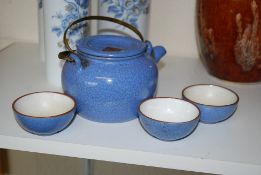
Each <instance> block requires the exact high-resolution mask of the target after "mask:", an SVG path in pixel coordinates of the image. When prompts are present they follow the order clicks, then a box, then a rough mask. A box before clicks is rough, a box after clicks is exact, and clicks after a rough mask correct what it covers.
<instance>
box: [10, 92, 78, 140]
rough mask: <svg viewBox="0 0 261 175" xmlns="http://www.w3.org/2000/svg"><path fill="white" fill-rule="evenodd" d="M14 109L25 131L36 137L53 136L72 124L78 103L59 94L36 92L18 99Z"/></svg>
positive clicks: (13, 105) (17, 119)
mask: <svg viewBox="0 0 261 175" xmlns="http://www.w3.org/2000/svg"><path fill="white" fill-rule="evenodd" d="M12 108H13V111H14V115H15V118H16V121H17V122H18V124H19V125H20V126H21V127H22V128H23V129H24V130H26V131H28V132H30V133H32V134H36V135H52V134H55V133H57V132H59V131H61V130H63V129H65V128H66V127H67V126H68V125H69V124H70V123H71V122H72V120H73V118H74V116H75V110H76V102H75V100H74V99H73V98H72V97H70V96H68V95H65V94H63V93H59V92H34V93H30V94H26V95H23V96H21V97H18V98H17V99H16V100H15V101H14V102H13V104H12Z"/></svg>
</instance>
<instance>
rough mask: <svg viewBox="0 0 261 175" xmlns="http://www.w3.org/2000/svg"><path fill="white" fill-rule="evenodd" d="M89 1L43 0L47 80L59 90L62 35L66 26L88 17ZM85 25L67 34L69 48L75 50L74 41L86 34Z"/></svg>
mask: <svg viewBox="0 0 261 175" xmlns="http://www.w3.org/2000/svg"><path fill="white" fill-rule="evenodd" d="M88 7H89V0H43V10H44V39H45V58H46V73H47V80H48V82H49V83H50V84H51V85H54V86H56V87H58V88H61V71H62V66H63V63H64V62H63V61H62V60H59V59H58V53H59V52H61V51H63V50H64V45H63V34H64V31H65V30H66V28H67V27H68V25H69V24H70V23H71V22H73V21H75V20H76V19H79V18H82V17H84V16H87V15H88V12H89V8H88ZM86 29H87V24H86V23H83V24H80V25H78V26H76V27H75V28H74V29H73V30H71V31H69V32H68V38H69V43H70V46H71V47H72V48H73V49H75V44H76V41H77V40H78V39H80V38H82V37H83V35H85V34H86Z"/></svg>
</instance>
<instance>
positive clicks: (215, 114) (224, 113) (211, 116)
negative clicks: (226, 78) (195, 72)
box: [182, 84, 239, 124]
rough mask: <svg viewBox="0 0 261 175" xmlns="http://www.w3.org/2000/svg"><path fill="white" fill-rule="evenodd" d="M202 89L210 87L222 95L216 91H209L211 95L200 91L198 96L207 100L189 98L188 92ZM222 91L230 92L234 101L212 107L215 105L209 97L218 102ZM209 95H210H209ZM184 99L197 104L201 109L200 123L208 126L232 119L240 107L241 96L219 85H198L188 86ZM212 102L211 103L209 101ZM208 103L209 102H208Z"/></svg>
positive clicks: (183, 94) (183, 95)
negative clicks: (218, 90)
mask: <svg viewBox="0 0 261 175" xmlns="http://www.w3.org/2000/svg"><path fill="white" fill-rule="evenodd" d="M200 87H208V88H218V89H221V90H220V92H218V93H220V94H218V93H215V90H214V89H213V91H212V90H210V89H209V91H210V92H212V93H209V92H208V91H207V90H205V91H204V90H200V91H199V92H198V94H197V96H198V97H204V98H205V100H202V99H200V100H195V99H192V98H191V97H189V96H188V95H186V91H187V90H190V89H193V88H200ZM222 91H223V93H225V92H229V93H230V94H232V95H233V98H234V99H233V100H231V102H224V104H222V103H221V104H218V105H211V104H213V101H211V98H210V99H208V97H212V98H213V97H214V99H213V100H214V101H216V100H218V99H219V98H222V97H220V96H221V95H222ZM208 93H209V94H208ZM206 94H207V95H206ZM182 97H183V99H184V100H186V101H189V102H191V103H193V104H195V105H196V106H197V107H198V108H199V109H200V122H202V123H208V124H214V123H218V122H222V121H224V120H226V119H228V118H229V117H231V116H232V115H233V114H234V113H235V111H236V109H237V106H238V102H239V96H238V95H237V93H236V92H234V91H232V90H231V89H228V88H225V87H222V86H218V85H211V84H196V85H191V86H188V87H186V88H184V89H183V91H182ZM208 100H210V101H208ZM207 101H208V102H207Z"/></svg>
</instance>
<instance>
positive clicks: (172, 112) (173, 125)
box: [138, 97, 200, 141]
mask: <svg viewBox="0 0 261 175" xmlns="http://www.w3.org/2000/svg"><path fill="white" fill-rule="evenodd" d="M138 113H139V120H140V123H141V125H142V127H143V129H144V130H145V131H147V132H148V133H149V134H150V135H151V136H153V137H156V138H157V139H160V140H163V141H174V140H179V139H182V138H185V137H186V136H188V135H190V134H191V133H192V132H193V131H194V129H195V128H196V127H197V125H198V122H199V114H200V112H199V109H198V108H197V107H196V106H195V105H194V104H192V103H190V102H187V101H184V100H182V99H177V98H170V97H156V98H151V99H148V100H145V101H143V102H142V103H141V104H140V106H139V111H138Z"/></svg>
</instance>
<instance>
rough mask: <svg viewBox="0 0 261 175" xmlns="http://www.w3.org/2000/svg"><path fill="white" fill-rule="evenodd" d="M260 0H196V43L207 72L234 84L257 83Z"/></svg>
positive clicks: (260, 75)
mask: <svg viewBox="0 0 261 175" xmlns="http://www.w3.org/2000/svg"><path fill="white" fill-rule="evenodd" d="M260 13H261V0H198V1H197V22H198V41H199V48H200V53H201V57H202V60H203V62H204V63H205V65H206V67H207V69H208V72H209V73H210V74H212V75H214V76H216V77H218V78H220V79H223V80H228V81H234V82H257V81H260V80H261V21H260V18H261V16H260Z"/></svg>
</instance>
